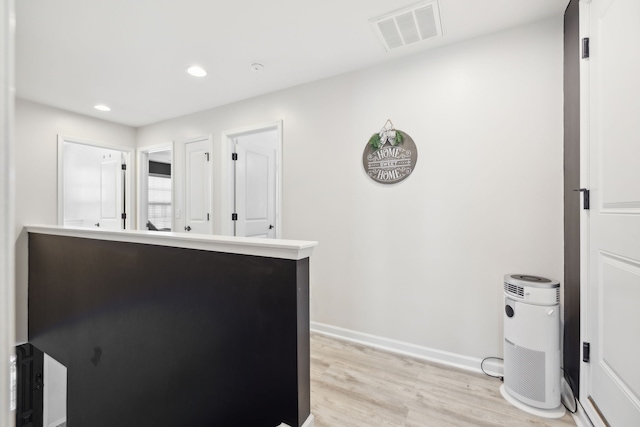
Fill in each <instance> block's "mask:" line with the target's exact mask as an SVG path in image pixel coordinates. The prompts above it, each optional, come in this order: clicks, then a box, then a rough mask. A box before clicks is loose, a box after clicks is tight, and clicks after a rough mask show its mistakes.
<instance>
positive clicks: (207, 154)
mask: <svg viewBox="0 0 640 427" xmlns="http://www.w3.org/2000/svg"><path fill="white" fill-rule="evenodd" d="M204 155H205V156H206V157H207V162H208V161H209V153H204Z"/></svg>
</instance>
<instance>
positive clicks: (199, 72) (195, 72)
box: [187, 65, 207, 77]
mask: <svg viewBox="0 0 640 427" xmlns="http://www.w3.org/2000/svg"><path fill="white" fill-rule="evenodd" d="M187 73H189V74H191V75H192V76H194V77H204V76H206V75H207V72H206V71H205V70H204V69H203V68H202V67H198V66H195V65H194V66H193V67H189V68H187Z"/></svg>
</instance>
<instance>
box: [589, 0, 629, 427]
mask: <svg viewBox="0 0 640 427" xmlns="http://www.w3.org/2000/svg"><path fill="white" fill-rule="evenodd" d="M589 15H590V18H589V19H590V25H589V32H590V34H589V37H590V58H589V60H588V61H589V64H588V72H589V165H588V166H589V185H590V187H591V194H590V195H591V209H590V211H589V213H588V233H589V235H588V239H587V240H588V260H586V261H587V262H588V271H589V272H588V280H587V283H588V285H587V286H588V291H587V295H588V306H587V310H586V312H587V314H586V316H587V327H588V332H587V337H586V340H588V341H590V345H591V361H590V363H589V364H586V365H583V368H584V369H585V370H586V371H587V374H588V377H587V396H586V397H587V398H588V402H586V408H587V411H588V412H589V414H590V416H591V417H592V418H595V419H597V418H598V415H597V413H596V412H597V411H599V412H600V413H601V414H602V416H603V417H604V418H605V419H606V421H607V422H608V423H609V424H610V425H611V426H614V427H625V426H628V427H631V426H640V367H639V365H638V360H640V359H639V358H638V355H639V354H640V49H638V48H636V47H635V45H633V41H637V40H640V2H639V1H638V0H593V1H592V2H591V4H590V6H589ZM581 399H582V397H581Z"/></svg>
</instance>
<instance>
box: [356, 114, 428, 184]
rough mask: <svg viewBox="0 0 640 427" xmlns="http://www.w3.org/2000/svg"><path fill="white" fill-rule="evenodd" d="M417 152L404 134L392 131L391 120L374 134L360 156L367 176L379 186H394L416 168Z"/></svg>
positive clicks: (409, 138)
mask: <svg viewBox="0 0 640 427" xmlns="http://www.w3.org/2000/svg"><path fill="white" fill-rule="evenodd" d="M417 161H418V150H417V148H416V144H415V143H414V142H413V139H411V137H410V136H409V135H407V134H406V133H405V132H403V131H401V130H398V129H394V128H393V123H391V120H387V123H386V124H385V126H384V127H383V128H382V130H381V131H380V132H378V133H374V134H373V135H372V136H371V138H369V142H368V143H367V146H366V147H365V149H364V153H363V154H362V164H363V166H364V170H365V171H366V172H367V175H369V177H370V178H371V179H373V180H374V181H376V182H379V183H381V184H396V183H398V182H400V181H402V180H404V179H406V178H407V177H408V176H409V175H410V174H411V173H412V172H413V169H414V168H415V166H416V162H417Z"/></svg>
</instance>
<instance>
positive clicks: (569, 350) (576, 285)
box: [563, 0, 581, 395]
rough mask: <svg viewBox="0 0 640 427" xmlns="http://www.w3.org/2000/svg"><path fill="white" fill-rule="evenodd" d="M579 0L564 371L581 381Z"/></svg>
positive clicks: (569, 101)
mask: <svg viewBox="0 0 640 427" xmlns="http://www.w3.org/2000/svg"><path fill="white" fill-rule="evenodd" d="M579 21H580V20H579V9H578V0H571V2H570V3H569V6H568V7H567V10H566V11H565V15H564V263H565V266H564V356H563V357H564V368H565V370H566V371H567V373H568V374H569V376H570V378H571V380H572V381H573V383H574V385H575V387H574V388H575V390H574V391H575V393H576V395H577V394H578V390H579V381H580V209H581V204H580V193H578V192H576V191H573V190H574V189H577V188H580V58H579V46H580V30H579Z"/></svg>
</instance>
